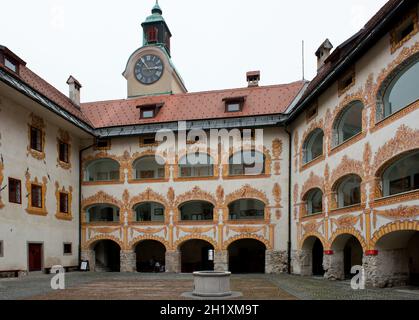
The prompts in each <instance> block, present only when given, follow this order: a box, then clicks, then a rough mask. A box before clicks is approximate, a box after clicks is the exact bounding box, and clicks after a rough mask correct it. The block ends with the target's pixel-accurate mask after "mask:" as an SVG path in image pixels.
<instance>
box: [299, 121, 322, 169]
mask: <svg viewBox="0 0 419 320" xmlns="http://www.w3.org/2000/svg"><path fill="white" fill-rule="evenodd" d="M323 138H324V132H323V130H321V129H316V130H314V131H313V132H312V133H311V134H310V135H309V136H308V138H307V139H306V141H305V142H304V145H303V163H304V164H306V163H309V162H311V161H313V160H315V159H317V158H318V157H320V156H322V155H323Z"/></svg>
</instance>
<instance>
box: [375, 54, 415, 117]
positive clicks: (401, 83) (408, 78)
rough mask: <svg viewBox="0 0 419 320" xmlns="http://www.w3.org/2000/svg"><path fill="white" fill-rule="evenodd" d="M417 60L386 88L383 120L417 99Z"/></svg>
mask: <svg viewBox="0 0 419 320" xmlns="http://www.w3.org/2000/svg"><path fill="white" fill-rule="evenodd" d="M418 82H419V60H416V61H415V62H414V63H411V64H410V65H408V66H407V67H406V68H405V69H404V70H403V71H401V72H400V73H399V74H398V75H397V76H396V77H395V78H394V79H393V81H392V82H391V83H390V85H389V86H388V87H387V88H386V90H385V92H384V95H383V104H384V118H386V117H388V116H390V115H392V114H393V113H396V112H397V111H399V110H401V109H403V108H405V107H407V106H409V105H410V104H412V103H413V102H416V101H417V100H418V99H419V90H418Z"/></svg>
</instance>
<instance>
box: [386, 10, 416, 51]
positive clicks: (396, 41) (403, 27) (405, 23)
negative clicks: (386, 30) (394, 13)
mask: <svg viewBox="0 0 419 320" xmlns="http://www.w3.org/2000/svg"><path fill="white" fill-rule="evenodd" d="M399 19H400V20H399V21H401V22H400V23H399V25H398V26H397V27H396V28H394V29H393V31H392V32H391V52H392V53H394V52H395V51H396V50H397V49H399V48H400V47H401V46H402V45H403V44H404V43H405V42H406V41H409V40H410V39H411V37H412V36H413V35H415V34H416V33H417V32H418V14H417V8H416V6H415V7H414V9H413V10H412V11H411V12H409V13H408V14H407V15H406V16H404V17H401V18H399Z"/></svg>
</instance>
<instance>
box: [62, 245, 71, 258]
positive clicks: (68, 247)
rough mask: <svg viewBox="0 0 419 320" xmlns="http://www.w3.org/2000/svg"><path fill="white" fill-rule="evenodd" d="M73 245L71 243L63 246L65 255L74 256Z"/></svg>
mask: <svg viewBox="0 0 419 320" xmlns="http://www.w3.org/2000/svg"><path fill="white" fill-rule="evenodd" d="M72 247H73V245H72V244H71V243H64V245H63V252H64V255H65V256H66V255H72V254H73V248H72Z"/></svg>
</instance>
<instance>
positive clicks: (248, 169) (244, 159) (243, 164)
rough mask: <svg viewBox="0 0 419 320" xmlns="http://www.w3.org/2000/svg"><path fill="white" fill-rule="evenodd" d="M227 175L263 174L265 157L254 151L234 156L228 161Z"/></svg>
mask: <svg viewBox="0 0 419 320" xmlns="http://www.w3.org/2000/svg"><path fill="white" fill-rule="evenodd" d="M229 174H230V175H231V176H240V175H245V176H258V175H261V174H265V155H264V154H263V153H261V152H258V151H254V150H253V151H243V152H238V153H236V154H234V155H233V156H232V157H231V158H230V161H229Z"/></svg>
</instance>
